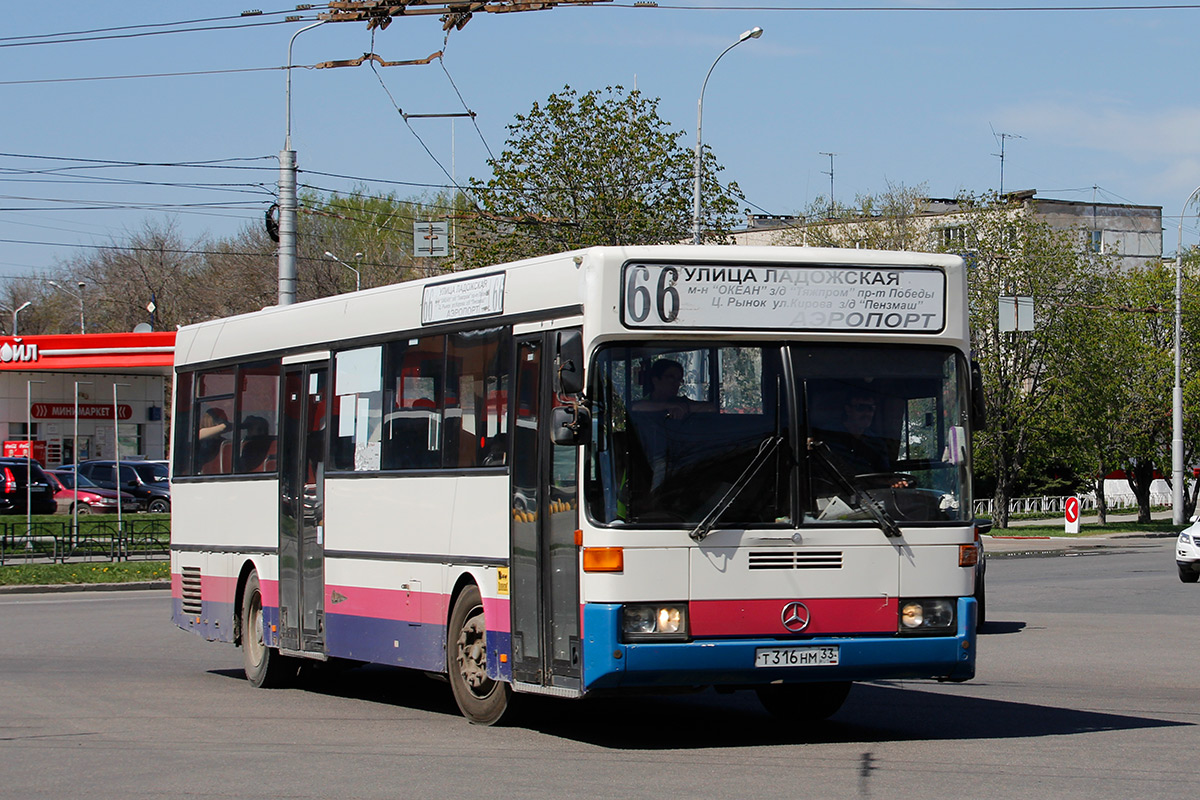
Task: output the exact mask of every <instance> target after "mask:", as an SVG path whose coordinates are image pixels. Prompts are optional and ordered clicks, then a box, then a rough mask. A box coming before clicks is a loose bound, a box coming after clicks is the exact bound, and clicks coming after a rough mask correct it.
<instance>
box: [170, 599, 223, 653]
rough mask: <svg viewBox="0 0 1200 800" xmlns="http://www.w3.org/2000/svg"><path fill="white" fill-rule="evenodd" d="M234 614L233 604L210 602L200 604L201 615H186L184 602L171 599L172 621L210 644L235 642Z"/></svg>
mask: <svg viewBox="0 0 1200 800" xmlns="http://www.w3.org/2000/svg"><path fill="white" fill-rule="evenodd" d="M233 614H234V607H233V603H214V602H212V601H210V600H205V601H204V602H202V603H201V604H200V613H199V614H185V613H184V612H183V600H182V599H180V598H178V597H172V598H171V621H172V622H174V623H175V624H176V625H178V626H179V627H181V628H183V629H184V630H185V631H191V632H192V633H195V634H199V635H200V636H203V637H204V638H205V639H208V640H209V641H210V642H232V641H233Z"/></svg>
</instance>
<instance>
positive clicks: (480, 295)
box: [421, 272, 504, 325]
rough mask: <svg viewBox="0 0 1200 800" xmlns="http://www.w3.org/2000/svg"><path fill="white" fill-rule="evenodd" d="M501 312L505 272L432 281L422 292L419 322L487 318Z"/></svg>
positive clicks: (428, 323)
mask: <svg viewBox="0 0 1200 800" xmlns="http://www.w3.org/2000/svg"><path fill="white" fill-rule="evenodd" d="M503 311H504V273H503V272H497V273H495V274H493V275H484V276H482V277H479V278H469V279H467V280H458V281H449V282H447V283H431V284H429V285H427V286H426V287H425V289H424V291H423V292H422V295H421V324H422V325H430V324H432V323H435V322H449V321H451V320H456V319H469V318H471V317H486V316H490V315H492V314H500V313H503Z"/></svg>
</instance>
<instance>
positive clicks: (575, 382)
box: [555, 330, 583, 394]
mask: <svg viewBox="0 0 1200 800" xmlns="http://www.w3.org/2000/svg"><path fill="white" fill-rule="evenodd" d="M557 349H558V352H557V355H556V359H557V360H556V362H555V372H556V373H557V375H558V390H559V392H560V393H561V394H579V393H580V392H582V391H583V334H582V333H580V332H579V331H577V330H570V331H559V333H558V348H557Z"/></svg>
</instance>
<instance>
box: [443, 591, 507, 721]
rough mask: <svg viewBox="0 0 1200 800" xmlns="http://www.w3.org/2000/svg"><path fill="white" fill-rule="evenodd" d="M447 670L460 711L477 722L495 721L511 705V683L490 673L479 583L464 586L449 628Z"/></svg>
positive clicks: (451, 615) (456, 602)
mask: <svg viewBox="0 0 1200 800" xmlns="http://www.w3.org/2000/svg"><path fill="white" fill-rule="evenodd" d="M447 636H448V640H447V642H446V670H447V673H448V674H449V676H450V688H451V690H452V691H453V692H454V702H456V703H457V704H458V709H459V711H461V712H462V715H463V716H464V717H466V718H467V719H468V720H470V721H471V722H473V723H474V724H476V725H494V724H495V723H497V722H499V721H500V718H501V717H502V716H504V712H505V711H506V710H507V709H508V702H509V698H510V697H511V695H512V686H511V685H509V684H508V683H505V682H504V681H497V680H493V679H492V678H489V677H488V674H487V657H488V654H487V627H486V625H485V624H484V617H483V600H482V599H481V598H480V595H479V587H478V586H475V585H471V586H468V587H466V588H465V589H463V591H462V594H460V595H459V596H458V599H457V600H456V601H455V602H454V610H453V611H452V612H451V613H450V627H449V629H448V631H447Z"/></svg>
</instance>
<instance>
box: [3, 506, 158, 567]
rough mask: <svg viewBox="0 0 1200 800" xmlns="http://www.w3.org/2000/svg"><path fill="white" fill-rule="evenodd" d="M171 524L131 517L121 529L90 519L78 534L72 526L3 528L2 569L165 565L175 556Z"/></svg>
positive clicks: (11, 524)
mask: <svg viewBox="0 0 1200 800" xmlns="http://www.w3.org/2000/svg"><path fill="white" fill-rule="evenodd" d="M170 538H171V522H170V519H168V518H160V519H143V518H140V517H125V518H124V519H122V520H121V522H120V523H119V524H118V522H117V518H116V516H113V517H112V518H111V519H109V518H107V516H105V517H99V516H98V515H92V514H89V515H88V517H87V520H86V521H85V520H84V519H83V518H80V520H79V530H78V531H75V530H73V526H72V522H71V520H45V521H42V520H35V521H33V522H32V523H30V524H28V525H27V524H26V521H25V520H24V519H18V520H13V521H12V522H7V521H3V522H0V566H3V565H5V564H24V563H31V562H40V563H46V562H60V563H63V564H67V563H71V562H77V561H137V560H155V561H159V560H163V559H165V558H168V557H169V556H170V552H171V550H170Z"/></svg>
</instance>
